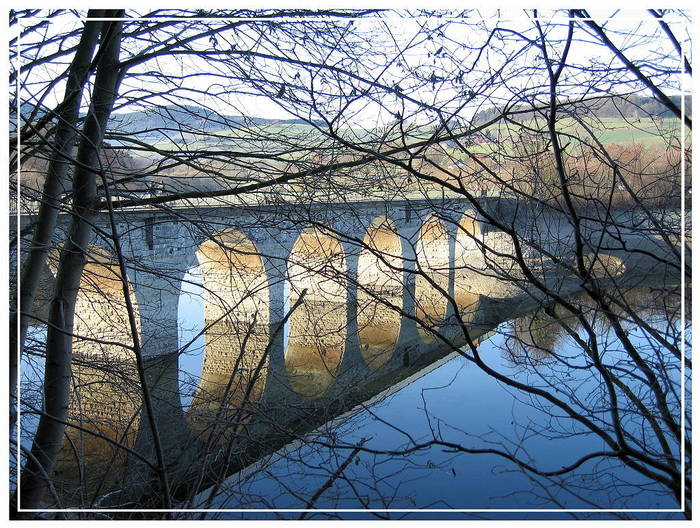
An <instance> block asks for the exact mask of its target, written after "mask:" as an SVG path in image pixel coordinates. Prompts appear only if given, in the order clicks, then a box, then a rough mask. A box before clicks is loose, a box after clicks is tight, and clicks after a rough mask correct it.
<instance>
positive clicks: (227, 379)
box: [186, 229, 269, 442]
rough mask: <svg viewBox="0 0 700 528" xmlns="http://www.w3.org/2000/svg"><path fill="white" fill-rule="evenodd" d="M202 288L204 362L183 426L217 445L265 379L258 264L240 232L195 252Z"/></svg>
mask: <svg viewBox="0 0 700 528" xmlns="http://www.w3.org/2000/svg"><path fill="white" fill-rule="evenodd" d="M197 259H198V260H199V265H200V271H201V274H202V280H203V286H204V325H205V330H204V361H203V364H202V373H201V377H200V380H199V385H198V386H197V389H196V391H195V393H194V396H193V398H192V402H191V404H190V407H189V409H188V410H187V414H186V417H187V422H188V424H189V426H190V427H191V428H192V429H193V430H194V431H196V432H198V433H200V434H201V435H202V436H203V437H204V438H210V436H211V435H212V433H214V434H215V435H216V438H214V441H216V442H223V441H225V440H226V439H227V438H228V437H229V436H230V434H232V433H233V432H235V431H236V430H237V429H238V427H239V426H240V424H242V423H245V422H246V421H247V420H248V419H249V418H250V416H251V415H252V414H253V412H254V407H255V404H256V402H258V401H259V400H260V398H261V396H262V393H263V390H264V388H265V379H266V375H267V365H268V357H267V354H266V350H267V346H268V342H269V293H268V289H267V275H266V273H265V269H264V267H263V261H262V258H261V257H260V254H259V252H258V250H257V248H256V246H255V244H254V243H253V242H252V241H251V240H250V239H249V238H248V237H247V236H246V235H245V234H243V233H241V232H240V231H236V230H233V229H228V230H224V231H220V232H218V233H216V234H215V235H214V236H213V237H212V238H211V239H210V240H207V241H206V242H203V243H202V244H201V245H200V246H199V248H198V251H197Z"/></svg>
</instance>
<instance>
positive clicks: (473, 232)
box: [454, 209, 488, 323]
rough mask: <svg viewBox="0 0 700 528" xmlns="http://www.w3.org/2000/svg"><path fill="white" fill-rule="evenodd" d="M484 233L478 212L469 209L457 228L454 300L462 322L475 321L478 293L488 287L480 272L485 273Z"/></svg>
mask: <svg viewBox="0 0 700 528" xmlns="http://www.w3.org/2000/svg"><path fill="white" fill-rule="evenodd" d="M480 241H481V229H480V228H479V223H478V221H477V220H476V211H474V210H473V209H468V210H467V211H465V213H464V215H463V216H462V219H461V220H460V222H459V224H458V226H457V235H456V237H455V257H454V267H455V290H454V299H455V302H456V304H457V308H458V310H459V314H460V317H461V319H462V321H464V322H465V323H466V322H470V321H471V320H472V319H473V318H474V314H475V313H476V309H477V306H478V303H479V293H481V292H482V291H483V289H484V288H483V285H484V284H486V283H488V281H487V280H486V279H485V277H484V276H483V275H481V274H480V273H479V272H480V271H481V270H483V269H484V266H485V265H484V257H483V254H482V252H481V248H480V246H479V242H480Z"/></svg>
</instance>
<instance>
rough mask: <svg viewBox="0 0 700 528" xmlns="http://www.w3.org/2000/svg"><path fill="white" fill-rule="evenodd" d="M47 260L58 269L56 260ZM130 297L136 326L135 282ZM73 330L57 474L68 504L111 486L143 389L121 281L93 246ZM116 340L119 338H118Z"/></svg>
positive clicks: (130, 441) (129, 443) (131, 438)
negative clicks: (65, 421)
mask: <svg viewBox="0 0 700 528" xmlns="http://www.w3.org/2000/svg"><path fill="white" fill-rule="evenodd" d="M51 260H52V261H51V262H50V266H51V268H52V271H53V272H54V273H56V268H57V266H56V260H55V259H51ZM128 291H129V296H130V300H131V303H132V307H133V316H134V319H135V323H136V327H137V329H140V318H139V311H138V306H137V304H136V300H135V295H134V292H133V288H132V287H131V286H129V289H128ZM73 333H74V334H75V335H79V336H81V337H80V338H77V337H75V338H73V375H72V380H71V387H72V390H71V395H70V403H69V410H68V422H69V423H71V424H74V425H75V426H77V427H67V428H66V433H65V439H64V442H63V446H62V448H61V451H60V453H59V455H58V458H57V462H56V466H55V474H56V483H57V487H58V488H61V494H62V495H63V496H64V497H65V498H66V499H65V500H66V501H67V502H68V503H69V504H70V503H73V502H74V501H78V500H80V501H85V500H88V501H89V500H90V497H78V496H75V495H74V492H75V491H76V490H77V489H79V488H78V487H77V483H79V482H80V483H82V485H83V487H82V489H83V492H85V493H88V494H95V495H97V494H99V493H100V492H105V491H108V490H109V489H110V488H111V487H113V486H114V485H115V484H116V483H117V481H118V479H119V477H120V476H121V475H122V472H123V470H124V468H125V465H126V461H127V454H126V451H125V450H124V449H122V448H120V447H119V446H124V447H126V448H131V447H133V445H134V442H135V439H136V433H137V431H138V428H139V423H140V415H141V404H142V397H141V389H140V385H139V379H138V375H137V371H136V363H135V356H134V352H133V350H132V349H131V348H129V346H130V345H132V344H133V337H132V334H131V332H130V325H129V316H128V310H127V306H126V302H125V300H124V290H123V282H122V280H121V275H120V270H119V266H118V265H117V262H116V261H115V259H114V257H113V256H112V255H110V254H109V253H107V252H106V251H105V250H103V249H101V248H98V247H96V246H93V247H91V248H90V250H89V254H88V261H87V263H86V265H85V268H84V271H83V275H82V278H81V281H80V289H79V291H78V296H77V299H76V311H75V322H74V326H73ZM117 343H120V344H121V345H120V344H117Z"/></svg>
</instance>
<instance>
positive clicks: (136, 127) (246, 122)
mask: <svg viewBox="0 0 700 528" xmlns="http://www.w3.org/2000/svg"><path fill="white" fill-rule="evenodd" d="M12 108H14V106H13V107H12ZM35 108H36V106H35V105H34V104H32V103H22V105H21V109H20V111H21V113H22V116H23V117H25V118H28V117H29V116H30V115H32V112H34V109H35ZM49 111H50V109H49V108H46V107H44V106H40V107H39V109H38V110H37V111H36V113H35V114H34V119H39V118H41V117H42V116H44V115H45V114H46V113H47V112H49ZM82 117H84V114H83V116H82ZM318 123H320V121H319V122H318ZM275 124H280V125H306V124H308V123H307V122H306V121H304V120H302V119H265V118H261V117H247V116H241V115H221V114H217V113H215V112H212V111H211V110H207V109H206V108H203V107H201V106H194V105H182V106H179V105H167V106H160V107H153V108H149V109H148V110H143V111H136V112H126V113H121V114H112V117H111V118H110V121H109V128H110V129H112V130H114V131H118V132H121V133H125V134H144V135H149V132H150V133H151V134H153V133H154V132H159V133H160V134H166V135H168V134H167V130H169V129H172V130H173V131H175V130H181V131H183V132H219V131H222V130H227V129H230V128H231V127H232V126H243V127H244V126H265V125H275Z"/></svg>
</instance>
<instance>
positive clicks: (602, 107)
mask: <svg viewBox="0 0 700 528" xmlns="http://www.w3.org/2000/svg"><path fill="white" fill-rule="evenodd" d="M670 99H671V100H672V101H673V102H674V103H676V104H677V105H679V107H680V103H681V97H680V96H678V95H675V96H671V97H670ZM572 107H573V109H575V110H577V111H578V112H579V113H580V114H581V115H584V114H587V115H591V116H596V117H601V118H602V117H610V118H620V117H624V118H627V119H641V118H645V117H647V118H648V117H652V116H654V117H674V114H673V112H671V110H669V109H668V108H666V107H665V106H664V105H663V104H661V103H660V102H659V101H658V100H656V99H654V98H653V97H646V96H641V95H629V96H625V97H621V96H614V97H606V98H601V99H597V100H591V101H587V102H585V103H574V104H573V105H567V108H569V109H571V108H572ZM519 108H520V109H522V110H527V109H529V108H530V106H525V105H523V106H522V107H519V106H517V105H516V106H515V107H514V108H513V110H514V111H517V110H518V109H519ZM692 110H693V108H692V99H691V96H689V95H687V96H686V97H685V111H686V113H687V114H688V115H692ZM500 113H501V109H498V108H489V109H487V110H482V111H481V112H478V113H477V114H476V116H475V118H476V121H477V122H482V121H488V120H490V119H493V118H494V117H496V116H498V115H499V114H500ZM533 116H534V113H533V112H526V113H524V114H520V115H518V117H517V118H518V119H532V117H533Z"/></svg>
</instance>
